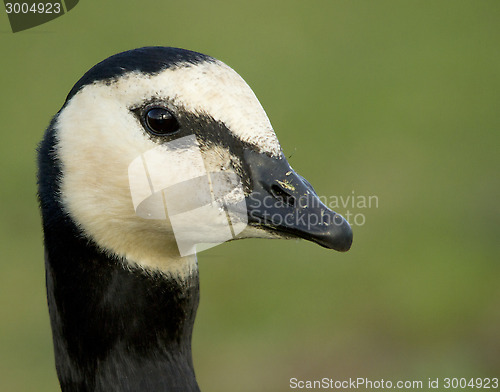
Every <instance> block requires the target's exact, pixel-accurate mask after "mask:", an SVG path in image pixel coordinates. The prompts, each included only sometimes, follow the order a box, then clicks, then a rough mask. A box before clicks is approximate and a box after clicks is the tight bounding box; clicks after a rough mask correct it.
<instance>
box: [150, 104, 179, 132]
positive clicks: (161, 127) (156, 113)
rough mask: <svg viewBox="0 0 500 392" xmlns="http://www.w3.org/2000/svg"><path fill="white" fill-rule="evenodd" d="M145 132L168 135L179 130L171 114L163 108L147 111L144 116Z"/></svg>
mask: <svg viewBox="0 0 500 392" xmlns="http://www.w3.org/2000/svg"><path fill="white" fill-rule="evenodd" d="M144 120H145V123H146V125H147V127H148V129H147V131H148V132H150V133H152V134H154V135H170V134H172V133H174V132H177V131H178V130H179V123H178V122H177V119H176V118H175V117H174V115H173V114H172V113H170V112H169V111H168V110H167V109H164V108H152V109H149V110H148V111H147V112H146V114H145V115H144Z"/></svg>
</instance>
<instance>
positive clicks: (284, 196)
mask: <svg viewBox="0 0 500 392" xmlns="http://www.w3.org/2000/svg"><path fill="white" fill-rule="evenodd" d="M271 194H272V195H273V196H274V197H275V198H276V199H278V200H281V201H282V202H283V204H286V205H288V206H290V207H293V206H294V205H295V197H293V196H292V195H290V194H289V193H288V192H287V191H285V190H284V189H282V188H281V187H279V186H278V185H271Z"/></svg>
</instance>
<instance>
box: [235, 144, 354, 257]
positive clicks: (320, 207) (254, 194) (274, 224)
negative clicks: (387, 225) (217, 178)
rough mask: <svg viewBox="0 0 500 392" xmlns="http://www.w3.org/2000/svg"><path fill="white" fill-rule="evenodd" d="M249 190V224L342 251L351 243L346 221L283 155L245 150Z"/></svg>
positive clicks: (350, 231) (349, 228)
mask: <svg viewBox="0 0 500 392" xmlns="http://www.w3.org/2000/svg"><path fill="white" fill-rule="evenodd" d="M245 163H246V164H247V165H248V166H247V170H248V171H249V175H250V182H251V187H252V191H251V193H250V194H249V195H248V196H247V197H246V202H247V214H248V224H249V225H251V226H256V227H260V228H263V229H265V230H268V231H274V232H279V233H282V234H284V235H285V236H289V237H299V238H303V239H306V240H309V241H313V242H315V243H317V244H319V245H321V246H323V247H325V248H329V249H335V250H338V251H341V252H346V251H348V250H349V248H350V247H351V244H352V230H351V227H350V226H349V223H348V222H347V221H346V220H345V219H344V218H343V217H342V216H341V215H339V214H337V213H335V212H334V211H332V210H330V209H329V208H328V207H326V206H325V205H324V204H323V203H322V202H321V200H320V198H319V197H318V195H317V194H316V192H315V191H314V189H313V188H312V186H311V184H309V183H308V182H307V181H306V180H305V179H304V178H303V177H301V176H300V175H298V174H297V173H295V171H294V170H293V169H292V168H291V167H290V165H289V164H288V162H287V160H286V158H285V157H284V156H283V155H282V156H281V157H280V158H273V157H269V156H267V155H265V154H260V153H257V152H255V151H249V150H247V151H245Z"/></svg>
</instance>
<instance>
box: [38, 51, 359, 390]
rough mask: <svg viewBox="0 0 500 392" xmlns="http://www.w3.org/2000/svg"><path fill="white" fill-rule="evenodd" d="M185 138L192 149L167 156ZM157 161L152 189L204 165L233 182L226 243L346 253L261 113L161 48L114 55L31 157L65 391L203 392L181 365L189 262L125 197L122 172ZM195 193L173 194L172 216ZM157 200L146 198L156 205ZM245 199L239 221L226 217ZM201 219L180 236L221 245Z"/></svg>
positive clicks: (231, 85)
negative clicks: (255, 240)
mask: <svg viewBox="0 0 500 392" xmlns="http://www.w3.org/2000/svg"><path fill="white" fill-rule="evenodd" d="M182 138H187V139H182ZM189 138H191V139H189ZM181 139H182V140H189V141H190V143H191V144H189V145H183V144H182V143H180V144H179V145H176V146H174V147H172V148H170V149H168V148H167V147H165V146H167V145H168V144H169V143H171V142H175V141H177V140H181ZM163 147H165V148H163ZM158 148H159V150H158ZM153 150H154V151H156V154H157V155H158V154H159V155H160V157H159V158H158V156H156V158H155V159H156V160H155V159H152V160H151V161H149V162H148V163H149V170H150V171H151V173H149V175H150V176H153V174H154V173H156V174H158V173H161V172H162V170H164V171H165V172H168V173H169V174H168V176H178V177H179V179H180V180H178V181H177V180H176V181H177V182H182V181H181V180H182V179H186V178H187V179H191V180H193V176H191V177H189V176H186V175H184V174H185V173H186V172H188V171H190V170H191V169H192V168H193V167H195V166H196V167H197V165H198V166H199V165H200V159H201V161H202V165H203V168H202V169H203V170H205V173H219V174H220V173H233V180H234V177H236V178H237V180H238V181H237V184H236V186H235V183H234V181H233V182H231V181H232V180H231V179H230V177H228V176H224V175H219V176H218V177H217V176H216V177H217V178H218V179H219V183H222V184H219V185H220V186H222V188H224V186H226V188H224V189H226V192H225V193H224V194H225V195H228V197H227V198H225V199H224V200H225V204H224V206H225V207H224V208H221V205H220V204H219V205H218V207H217V208H215V210H216V211H219V212H221V211H222V212H224V211H225V212H226V214H225V215H224V214H222V215H223V216H225V217H226V218H227V219H229V220H227V219H226V221H225V223H226V226H224V227H227V224H228V222H230V221H231V219H233V223H235V222H236V223H238V222H239V223H242V224H243V226H244V229H241V227H242V226H241V225H240V226H239V227H240V229H238V232H237V233H236V232H234V230H233V231H231V234H232V238H245V237H247V238H248V237H260V238H304V239H307V240H310V241H314V242H316V243H318V244H319V245H321V246H324V247H327V248H331V249H336V250H339V251H346V250H348V249H349V248H350V246H351V242H352V231H351V228H350V227H349V224H348V223H347V222H346V221H345V220H344V219H343V218H342V217H341V216H340V215H338V214H336V213H335V212H333V211H331V210H329V209H328V208H327V207H325V206H324V205H323V204H322V203H321V202H320V201H319V198H318V196H317V195H316V193H315V192H314V190H313V188H312V187H311V185H310V184H309V183H308V182H307V181H306V180H305V179H304V178H302V177H301V176H299V175H298V174H297V173H295V172H294V171H293V169H292V168H291V167H290V166H289V164H288V162H287V160H286V158H285V157H284V155H283V152H282V150H281V147H280V144H279V142H278V139H277V138H276V135H275V133H274V131H273V129H272V127H271V124H270V122H269V120H268V118H267V116H266V114H265V112H264V110H263V108H262V107H261V105H260V103H259V101H258V100H257V98H256V97H255V95H254V94H253V92H252V90H251V89H250V88H249V87H248V85H247V84H246V83H245V82H244V81H243V79H242V78H241V77H240V76H239V75H238V74H237V73H236V72H234V71H233V70H232V69H231V68H230V67H228V66H227V65H225V64H224V63H222V62H220V61H218V60H216V59H214V58H212V57H209V56H206V55H203V54H200V53H196V52H192V51H188V50H183V49H177V48H168V47H145V48H140V49H135V50H130V51H127V52H123V53H119V54H117V55H114V56H111V57H110V58H108V59H106V60H104V61H102V62H101V63H99V64H97V65H95V66H94V67H93V68H91V69H90V70H89V71H88V72H87V73H86V74H85V75H84V76H83V77H82V78H81V79H80V80H79V81H78V82H77V83H76V84H75V86H74V87H73V88H72V90H71V91H70V93H69V94H68V96H67V98H66V101H65V103H64V105H63V106H62V108H61V109H60V110H59V112H58V113H57V114H56V115H55V116H54V117H53V119H52V121H51V123H50V125H49V127H48V129H47V130H46V132H45V135H44V138H43V140H42V142H41V144H40V147H39V158H38V162H39V172H38V186H39V191H38V195H39V202H40V207H41V212H42V222H43V231H44V245H45V265H46V281H47V297H48V305H49V312H50V319H51V326H52V332H53V342H54V351H55V359H56V368H57V374H58V378H59V382H60V385H61V389H62V391H63V392H73V391H75V392H76V391H106V392H112V391H141V392H143V391H155V392H161V391H184V392H189V391H199V387H198V385H197V382H196V379H195V375H194V370H193V362H192V357H191V334H192V330H193V324H194V320H195V315H196V309H197V306H198V301H199V283H198V282H199V280H198V270H197V261H196V254H195V253H194V252H189V251H187V252H184V253H182V252H181V249H180V245H179V243H178V241H177V239H176V236H175V233H174V230H173V229H174V225H173V217H172V215H168V216H165V217H161V218H158V216H152V217H151V216H150V217H149V219H148V216H141V214H140V213H139V212H140V211H139V209H140V208H139V207H140V206H139V204H140V203H139V202H140V201H141V200H140V199H141V198H139V199H138V200H139V202H137V200H134V195H133V194H132V189H133V184H132V180H131V177H130V171H131V167H132V166H133V165H132V166H131V163H132V162H136V163H137V162H139V163H140V164H141V162H143V163H144V162H146V161H145V156H146V154H148V151H153ZM161 154H166V155H168V159H166V161H165V162H167V163H165V162H163V161H162V159H163V158H162V156H161ZM166 155H165V156H166ZM179 156H182V159H177V158H176V157H179ZM138 157H139V158H138ZM172 157H174V158H173V159H171V158H172ZM137 159H139V161H138V160H137ZM141 159H142V160H141ZM176 159H177V160H176ZM195 161H196V163H195ZM168 163H169V164H168ZM139 166H140V165H139ZM146 166H147V165H145V166H140V167H146ZM141 170H142V169H141ZM203 170H202V171H203ZM139 171H140V170H139ZM168 176H167V177H168ZM195 177H196V176H195ZM144 178H146V177H142V180H144ZM148 178H149V177H148ZM200 178H201V179H202V180H203V179H205V180H206V179H207V178H208V177H207V176H201V175H200V176H199V178H198V179H200ZM167 180H168V179H167ZM139 182H140V181H139ZM167 182H168V181H167ZM206 182H207V181H205V182H204V183H205V184H206ZM224 182H226V183H224ZM189 183H190V182H189V181H187V180H186V181H184V184H189ZM202 183H203V181H202V182H196V181H195V182H194V183H191V186H185V187H184V188H183V186H180V187H177V188H175V184H174V185H172V184H170V185H172V186H173V188H175V189H176V192H177V193H175V192H173V194H174V203H178V204H179V203H180V207H179V208H180V210H181V212H182V211H184V210H183V208H184V207H186V206H185V205H183V204H182V203H183V202H186V200H192V199H193V198H194V199H196V198H197V197H198V196H199V194H201V193H200V192H201V188H199V186H200V184H202ZM214 184H215V183H214V182H213V181H212V183H210V181H209V185H210V186H211V187H212V188H210V190H211V191H213V187H214V186H215V185H214ZM149 185H151V183H150V184H149ZM181 185H182V184H181ZM238 186H239V188H238ZM153 188H154V187H151V189H150V191H151V195H153V194H154V195H162V194H163V193H162V192H163V191H164V189H163V190H162V189H157V188H156V189H153ZM173 188H172V189H173ZM168 189H170V188H168ZM198 189H200V192H198V191H197V190H198ZM231 189H233V190H234V189H240V192H239V193H238V192H232V190H231ZM183 190H184V191H185V192H184V193H183ZM179 192H180V193H179ZM146 193H147V191H146ZM175 194H176V195H177V196H176V197H177V199H175ZM151 195H149V196H151ZM165 195H166V193H164V194H163V199H161V198H160V199H157V202H158V200H160V204H161V200H163V202H165V200H166V199H165ZM211 195H212V196H213V195H214V193H213V192H212V193H211ZM238 195H239V196H238ZM136 196H137V195H136ZM146 196H148V195H146ZM170 196H172V195H170ZM136 198H137V197H136ZM146 199H148V197H146ZM242 200H243V202H244V203H243V205H244V206H245V208H244V211H243V212H242V210H241V208H240V209H239V210H238V209H236V210H235V211H237V212H236V213H234V214H233V215H234V216H232V217H231V216H229V215H228V214H227V212H228V211H229V208H230V207H231V205H232V204H234V205H237V204H238V203H239V205H240V206H241V201H242ZM211 202H212V204H213V203H214V202H215V201H214V199H213V198H212V200H211ZM188 204H189V202H188ZM195 204H196V200H195ZM201 204H203V203H201ZM164 207H165V210H166V211H167V212H169V211H170V207H171V206H170V205H169V204H168V203H166V205H164ZM144 208H145V209H146V210H147V209H148V207H147V206H146V207H144ZM223 210H224V211H223ZM217 216H220V214H219V215H217ZM235 216H236V218H235ZM210 217H211V215H210V214H208V215H207V216H205V217H204V218H200V219H198V218H197V217H196V216H194V218H193V215H191V216H190V218H189V219H187V222H186V219H184V221H183V224H184V226H182V227H184V233H188V235H189V233H194V232H196V230H197V226H198V225H199V226H202V225H205V226H207V227H205V228H204V230H201V231H200V233H202V234H203V235H206V236H207V237H210V233H212V232H215V233H217V232H220V230H221V229H220V228H221V227H223V223H224V222H223V221H224V219H222V220H220V221H217V219H218V218H217V217H214V220H213V222H211V221H210V219H211V218H210ZM311 217H315V218H319V220H318V219H316V220H312V219H310V218H311ZM151 218H152V219H151ZM207 219H209V220H208V223H206V222H207ZM204 222H205V223H204ZM311 222H314V224H311ZM186 224H187V226H186ZM234 227H236V224H235V226H234ZM186 228H187V229H186ZM181 231H182V230H181ZM216 237H217V236H216ZM224 240H225V239H224ZM176 241H177V242H176ZM194 241H195V242H196V241H198V242H199V241H200V239H199V238H197V239H195V240H194ZM216 241H217V238H215V239H214V238H208V239H207V242H216ZM219 242H223V241H222V240H221V241H219ZM181 254H182V256H181Z"/></svg>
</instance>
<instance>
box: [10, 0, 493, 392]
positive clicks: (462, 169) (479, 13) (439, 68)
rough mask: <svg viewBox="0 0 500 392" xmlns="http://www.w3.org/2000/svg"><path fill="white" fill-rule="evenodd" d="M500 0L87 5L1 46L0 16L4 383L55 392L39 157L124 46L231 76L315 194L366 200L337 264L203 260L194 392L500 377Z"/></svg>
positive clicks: (235, 256) (282, 255) (333, 259)
mask: <svg viewBox="0 0 500 392" xmlns="http://www.w3.org/2000/svg"><path fill="white" fill-rule="evenodd" d="M499 12H500V3H499V2H498V1H494V0H492V1H486V0H482V1H475V0H469V1H460V2H455V1H420V2H399V1H395V0H391V1H389V0H381V1H377V2H372V1H366V0H365V1H356V2H353V1H347V0H346V1H317V2H314V3H311V2H309V3H307V2H299V1H287V2H284V1H282V2H272V3H271V2H264V1H254V2H239V1H236V2H223V1H212V2H201V1H191V2H163V3H158V2H152V1H144V2H141V3H138V2H130V1H122V2H114V3H99V4H97V3H94V2H86V1H82V2H80V3H79V4H78V6H77V7H75V8H74V9H73V10H72V11H71V12H70V13H68V14H67V15H65V16H63V17H61V18H58V19H56V20H55V21H53V22H50V23H48V24H46V25H42V26H39V27H37V28H34V29H32V30H28V31H25V32H20V33H16V34H12V33H10V31H9V28H8V21H7V16H6V15H5V14H3V16H1V17H0V20H1V21H0V23H2V28H1V31H0V45H1V46H0V47H1V49H2V56H1V57H2V60H1V63H2V72H1V73H0V86H2V87H1V95H0V108H1V109H0V110H1V118H2V120H3V124H2V130H1V138H2V140H1V143H0V149H1V150H0V152H1V153H0V160H1V161H0V162H1V164H2V167H3V168H4V169H3V170H2V171H1V172H0V176H1V177H0V178H1V180H2V187H1V188H0V189H1V200H2V208H1V210H0V211H1V216H0V252H1V257H0V262H1V272H0V292H1V296H0V301H1V302H0V309H1V317H0V320H1V321H0V372H1V374H0V379H1V389H2V390H5V391H37V392H43V391H54V390H58V384H57V378H56V375H55V370H54V365H53V353H52V343H51V336H50V328H49V320H48V314H47V309H46V301H45V292H44V269H43V249H42V245H41V242H42V234H41V230H40V223H39V213H38V210H37V205H36V197H35V192H36V188H35V172H36V168H35V148H36V145H37V143H38V141H39V140H40V138H41V135H42V132H43V130H44V128H45V127H46V126H47V124H48V122H49V120H50V118H51V116H52V115H53V114H55V113H56V112H57V110H59V108H60V106H61V105H62V103H63V101H64V98H65V96H66V94H67V93H68V91H69V90H70V88H71V87H72V85H73V84H74V83H75V82H76V81H77V80H78V78H79V77H80V76H81V75H82V74H83V73H84V72H85V71H86V70H87V69H88V68H90V67H91V66H92V65H94V64H95V63H97V62H98V61H101V60H102V59H104V58H105V57H107V56H109V55H111V54H114V53H116V52H119V51H122V50H126V49H130V48H134V47H139V46H146V45H165V46H178V47H184V48H188V49H192V50H197V51H201V52H204V53H207V54H210V55H212V56H215V57H217V58H220V59H221V60H223V61H225V62H226V63H228V64H229V65H230V66H232V67H233V68H235V69H236V70H237V71H238V72H239V73H240V74H241V75H242V76H243V77H244V78H245V79H246V80H247V82H248V83H249V84H250V86H251V87H252V88H253V89H254V91H255V93H256V94H257V96H258V97H259V99H260V100H261V103H262V104H263V106H264V108H265V109H266V111H267V113H268V115H269V117H270V119H271V122H272V123H273V126H274V128H275V130H276V133H277V134H278V137H279V139H280V141H281V143H282V146H283V148H284V150H285V153H286V155H287V156H289V157H290V158H289V160H290V163H291V164H292V166H293V167H294V168H295V169H296V170H297V171H298V172H300V173H301V174H302V175H304V176H305V177H306V178H307V179H308V180H309V181H310V182H311V183H312V184H313V185H314V186H315V188H316V190H317V191H318V193H320V194H322V195H327V196H329V195H342V196H344V197H347V196H349V195H351V194H352V192H353V191H354V192H355V195H365V196H369V195H376V196H377V197H378V200H379V205H378V208H371V209H359V208H350V207H349V208H339V209H338V210H339V211H338V212H340V213H343V214H345V213H346V212H347V210H349V211H350V212H351V213H362V214H364V216H365V218H366V223H365V224H364V225H363V226H354V244H353V248H352V250H351V251H350V252H349V253H347V254H338V253H335V252H332V251H327V250H324V249H321V248H319V247H318V246H315V245H314V244H309V243H305V242H298V241H264V240H246V241H238V242H233V243H228V244H224V245H222V246H219V247H216V248H214V249H211V250H209V251H207V252H204V253H201V254H200V255H199V264H200V273H201V289H202V292H201V295H202V301H201V305H200V309H199V314H198V318H197V321H196V325H195V332H194V341H193V345H194V347H193V350H194V361H195V369H196V372H197V376H198V380H199V384H200V386H201V388H202V390H204V391H220V392H224V391H234V390H238V391H273V392H274V391H287V390H289V379H290V378H291V377H297V378H299V379H300V378H303V379H314V378H316V377H332V378H340V379H343V378H346V377H349V376H352V377H372V378H377V379H380V378H385V379H393V380H397V379H417V380H419V379H420V380H426V379H427V378H428V377H434V378H435V377H447V376H451V377H481V376H490V377H492V376H497V377H498V376H499V370H500V335H499V333H498V331H499V329H500V285H499V284H498V277H499V276H500V264H499V245H498V234H499V232H498V228H499V223H500V222H499V216H500V214H499V212H500V211H499V210H500V208H499V204H498V199H499V197H498V196H499V194H500V186H499V181H498V171H499V163H500V160H499V157H498V145H499V141H500V132H499V129H500V117H499V115H498V108H499V98H500V75H499V70H500V52H499V50H498V48H499V43H500V42H499V41H500V24H499V23H498V15H499Z"/></svg>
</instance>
